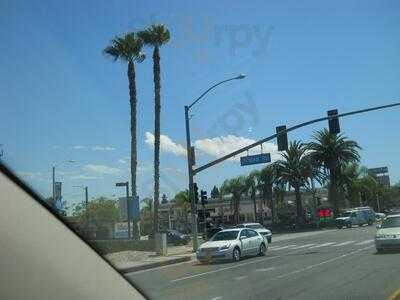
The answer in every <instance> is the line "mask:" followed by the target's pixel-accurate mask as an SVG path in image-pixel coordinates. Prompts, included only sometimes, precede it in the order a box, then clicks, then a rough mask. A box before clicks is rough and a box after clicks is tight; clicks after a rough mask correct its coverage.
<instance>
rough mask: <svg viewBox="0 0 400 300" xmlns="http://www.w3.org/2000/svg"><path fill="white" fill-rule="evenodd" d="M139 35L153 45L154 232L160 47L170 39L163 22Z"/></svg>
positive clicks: (158, 140) (157, 158) (157, 170)
mask: <svg viewBox="0 0 400 300" xmlns="http://www.w3.org/2000/svg"><path fill="white" fill-rule="evenodd" d="M138 36H139V37H140V38H141V39H142V41H143V42H144V44H146V45H149V46H151V47H153V76H154V107H155V108H154V111H155V120H154V232H155V233H156V232H158V230H159V226H158V205H159V196H160V117H161V95H160V91H161V79H160V73H161V70H160V47H161V46H162V45H164V44H166V43H167V42H168V41H169V39H170V34H169V30H168V29H167V27H165V26H164V25H162V24H159V25H152V26H150V27H149V28H147V29H145V30H143V31H140V32H139V33H138Z"/></svg>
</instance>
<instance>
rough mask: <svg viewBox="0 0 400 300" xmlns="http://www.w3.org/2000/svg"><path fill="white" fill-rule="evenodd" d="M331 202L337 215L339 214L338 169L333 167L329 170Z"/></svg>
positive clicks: (329, 196)
mask: <svg viewBox="0 0 400 300" xmlns="http://www.w3.org/2000/svg"><path fill="white" fill-rule="evenodd" d="M328 199H329V202H330V203H331V204H332V205H333V213H334V214H335V216H338V215H339V203H338V199H337V184H336V170H335V168H334V167H333V168H332V169H330V170H329V190H328Z"/></svg>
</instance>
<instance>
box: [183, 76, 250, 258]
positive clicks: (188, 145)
mask: <svg viewBox="0 0 400 300" xmlns="http://www.w3.org/2000/svg"><path fill="white" fill-rule="evenodd" d="M245 77H246V76H245V75H243V74H240V75H238V76H235V77H232V78H229V79H225V80H222V81H220V82H218V83H216V84H214V85H213V86H211V87H210V88H208V89H207V90H206V91H205V92H204V93H202V94H201V95H200V96H199V97H198V98H197V99H196V100H194V101H193V103H192V104H190V105H185V126H186V153H187V160H188V174H189V200H190V207H191V220H192V235H193V250H194V251H196V250H197V247H198V240H197V212H196V204H195V202H194V197H193V176H194V175H193V165H194V161H193V160H192V157H194V155H192V154H193V153H192V143H191V141H190V126H189V125H190V124H189V110H190V109H191V108H192V107H193V106H194V105H195V104H196V103H197V102H198V101H199V100H200V99H201V98H203V97H204V96H205V95H206V94H207V93H208V92H209V91H211V90H212V89H214V88H215V87H217V86H219V85H221V84H223V83H225V82H228V81H231V80H238V79H243V78H245Z"/></svg>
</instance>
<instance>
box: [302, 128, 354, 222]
mask: <svg viewBox="0 0 400 300" xmlns="http://www.w3.org/2000/svg"><path fill="white" fill-rule="evenodd" d="M314 139H315V141H314V142H310V143H308V145H307V149H308V150H310V151H311V153H310V155H311V157H312V159H313V160H314V161H316V162H317V163H318V164H319V165H320V166H321V167H323V168H324V170H325V171H326V172H328V176H329V191H328V198H329V202H330V203H332V205H333V207H334V213H335V214H336V215H337V214H338V213H339V202H338V201H339V200H338V179H339V177H340V170H341V166H343V165H345V164H348V163H355V162H358V161H359V160H360V155H359V153H358V150H359V149H361V147H360V146H359V145H358V144H357V143H356V142H355V141H352V140H349V139H348V138H347V137H344V136H342V135H340V134H338V135H337V134H333V133H330V132H329V130H327V129H326V128H325V129H324V130H320V131H317V133H316V134H315V135H314Z"/></svg>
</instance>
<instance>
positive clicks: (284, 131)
mask: <svg viewBox="0 0 400 300" xmlns="http://www.w3.org/2000/svg"><path fill="white" fill-rule="evenodd" d="M394 106H400V102H396V103H392V104H387V105H382V106H375V107H370V108H365V109H361V110H354V111H350V112H347V113H343V114H337V115H331V116H328V117H323V118H318V119H314V120H310V121H307V122H303V123H300V124H297V125H295V126H292V127H289V128H287V129H286V130H282V131H280V132H278V133H276V134H273V135H271V136H269V137H266V138H264V139H262V140H259V141H257V142H255V143H253V144H250V145H248V146H246V147H243V148H241V149H239V150H236V151H233V152H232V153H230V154H227V155H225V156H223V157H220V158H218V159H216V160H214V161H211V162H209V163H207V164H205V165H203V166H200V167H198V168H196V169H194V170H193V173H194V175H195V174H197V173H199V172H201V171H204V170H205V169H208V168H210V167H212V166H214V165H216V164H218V163H220V162H223V161H224V160H227V159H229V158H231V157H234V156H236V155H238V154H240V153H242V152H245V151H247V150H249V149H251V148H254V147H257V146H259V145H261V144H263V143H265V142H268V141H270V140H273V139H275V138H276V137H278V136H279V135H284V134H287V133H288V132H290V131H293V130H296V129H299V128H301V127H305V126H308V125H311V124H314V123H318V122H322V121H326V120H331V119H335V118H341V117H346V116H350V115H355V114H361V113H366V112H370V111H374V110H380V109H385V108H390V107H394Z"/></svg>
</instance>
